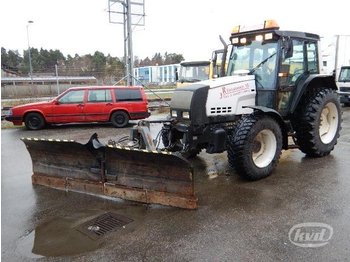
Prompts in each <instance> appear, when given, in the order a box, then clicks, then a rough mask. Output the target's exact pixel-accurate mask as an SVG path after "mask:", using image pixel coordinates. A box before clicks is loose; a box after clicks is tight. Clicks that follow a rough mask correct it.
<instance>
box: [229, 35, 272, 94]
mask: <svg viewBox="0 0 350 262" xmlns="http://www.w3.org/2000/svg"><path fill="white" fill-rule="evenodd" d="M276 54H277V42H262V41H251V42H249V43H247V44H245V45H234V46H233V47H232V51H231V54H230V57H229V60H228V61H229V64H228V70H227V75H231V76H232V75H238V74H254V75H255V80H256V82H257V87H262V88H272V87H273V86H274V83H275V79H276V77H275V71H276V57H277V55H276Z"/></svg>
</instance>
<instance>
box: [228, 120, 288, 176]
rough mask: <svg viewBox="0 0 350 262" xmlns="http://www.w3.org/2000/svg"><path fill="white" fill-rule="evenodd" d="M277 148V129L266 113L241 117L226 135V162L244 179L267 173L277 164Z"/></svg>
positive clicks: (279, 141)
mask: <svg viewBox="0 0 350 262" xmlns="http://www.w3.org/2000/svg"><path fill="white" fill-rule="evenodd" d="M281 151H282V131H281V128H280V126H279V124H278V123H277V122H276V121H275V120H274V119H272V118H270V117H267V116H257V115H249V116H245V117H243V118H242V119H241V120H240V122H239V123H238V125H237V127H236V129H235V131H234V132H233V133H232V135H230V136H229V137H228V144H227V156H228V161H229V164H230V165H231V167H233V168H235V170H236V171H237V173H238V175H239V176H240V177H242V178H244V179H247V180H259V179H261V178H264V177H267V176H269V175H270V174H271V173H272V171H273V169H274V168H275V167H276V165H277V163H278V160H279V157H280V155H281Z"/></svg>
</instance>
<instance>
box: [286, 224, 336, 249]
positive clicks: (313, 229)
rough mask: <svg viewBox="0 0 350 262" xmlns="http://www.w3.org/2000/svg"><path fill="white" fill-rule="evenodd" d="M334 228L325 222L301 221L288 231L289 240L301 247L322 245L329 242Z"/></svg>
mask: <svg viewBox="0 0 350 262" xmlns="http://www.w3.org/2000/svg"><path fill="white" fill-rule="evenodd" d="M332 236H333V228H332V227H331V226H330V225H327V224H324V223H314V222H309V223H301V224H297V225H294V226H293V227H292V228H291V229H290V230H289V233H288V237H289V241H290V242H291V243H292V244H294V245H296V246H299V247H322V246H324V245H327V244H328V243H329V240H330V239H331V238H332Z"/></svg>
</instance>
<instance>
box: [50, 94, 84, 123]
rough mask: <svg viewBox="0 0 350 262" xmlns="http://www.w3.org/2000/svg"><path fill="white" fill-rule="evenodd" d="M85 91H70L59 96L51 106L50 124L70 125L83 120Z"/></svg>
mask: <svg viewBox="0 0 350 262" xmlns="http://www.w3.org/2000/svg"><path fill="white" fill-rule="evenodd" d="M84 97H85V90H84V89H79V90H70V91H68V92H67V93H65V94H64V95H63V96H61V97H60V98H59V99H58V100H57V101H56V102H55V105H54V106H53V109H52V118H51V119H52V122H54V123H72V122H83V121H84V120H85V117H84V114H83V110H84Z"/></svg>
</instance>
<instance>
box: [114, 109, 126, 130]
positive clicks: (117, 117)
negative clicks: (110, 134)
mask: <svg viewBox="0 0 350 262" xmlns="http://www.w3.org/2000/svg"><path fill="white" fill-rule="evenodd" d="M111 122H112V124H113V126H115V127H118V128H120V127H125V126H126V125H127V124H128V123H129V115H128V114H127V113H126V112H124V111H117V112H114V113H113V114H112V116H111Z"/></svg>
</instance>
